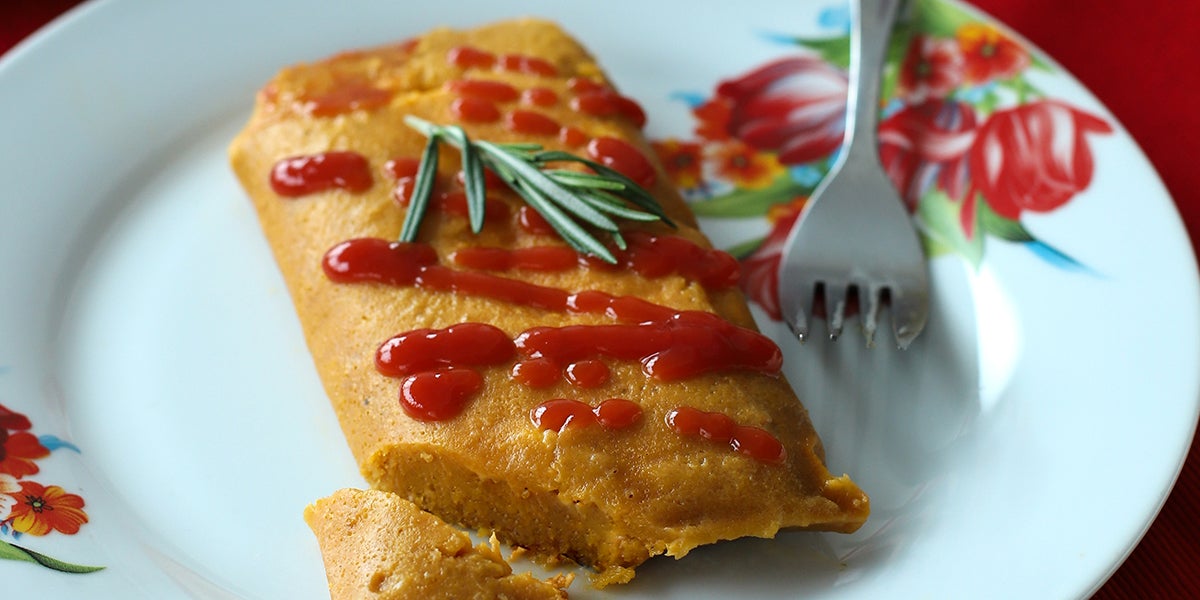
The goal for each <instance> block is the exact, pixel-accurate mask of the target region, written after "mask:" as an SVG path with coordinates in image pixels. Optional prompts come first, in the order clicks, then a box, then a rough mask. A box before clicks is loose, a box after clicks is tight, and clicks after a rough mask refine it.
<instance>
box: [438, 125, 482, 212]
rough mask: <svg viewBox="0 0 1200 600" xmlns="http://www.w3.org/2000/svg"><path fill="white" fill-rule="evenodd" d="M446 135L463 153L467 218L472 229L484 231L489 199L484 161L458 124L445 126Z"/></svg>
mask: <svg viewBox="0 0 1200 600" xmlns="http://www.w3.org/2000/svg"><path fill="white" fill-rule="evenodd" d="M445 131H446V137H448V138H449V139H450V140H451V143H452V144H453V145H455V146H457V147H458V150H459V152H460V153H461V154H462V167H463V183H464V185H465V187H466V192H467V218H468V220H469V221H470V223H471V231H473V232H475V233H479V232H480V231H483V217H484V204H485V203H486V201H487V186H486V183H487V180H486V179H484V176H483V163H482V162H481V161H480V160H479V152H478V151H477V150H476V148H475V144H472V143H471V140H470V139H468V138H467V132H466V131H464V130H463V128H462V127H459V126H457V125H449V126H447V127H446V128H445Z"/></svg>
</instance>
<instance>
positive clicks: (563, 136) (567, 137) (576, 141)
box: [558, 127, 588, 147]
mask: <svg viewBox="0 0 1200 600" xmlns="http://www.w3.org/2000/svg"><path fill="white" fill-rule="evenodd" d="M558 141H560V142H562V143H564V144H566V145H568V146H572V147H578V146H582V145H584V144H586V143H587V142H588V136H587V134H586V133H584V132H582V131H580V130H578V129H576V128H574V127H563V128H562V129H559V130H558Z"/></svg>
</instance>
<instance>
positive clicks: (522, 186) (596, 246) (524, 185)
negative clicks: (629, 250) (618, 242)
mask: <svg viewBox="0 0 1200 600" xmlns="http://www.w3.org/2000/svg"><path fill="white" fill-rule="evenodd" d="M513 189H514V191H516V192H517V193H518V194H520V195H521V197H522V198H524V199H525V201H526V202H528V203H529V205H530V206H532V207H533V208H534V210H536V211H538V212H539V213H540V214H541V215H542V217H544V218H545V219H546V222H547V223H549V224H550V227H552V228H553V229H554V231H556V232H557V233H558V235H559V236H561V237H562V239H563V241H565V242H567V244H568V245H569V246H571V247H572V248H574V249H575V250H576V251H577V252H583V253H586V254H593V255H595V256H598V257H600V258H602V259H603V260H604V261H606V262H609V263H614V264H615V263H616V262H617V258H616V257H615V256H613V255H612V252H611V251H609V249H608V248H607V247H605V246H604V244H601V243H600V242H599V241H598V240H596V238H595V237H592V235H591V234H590V233H588V231H587V230H586V229H584V228H583V227H582V226H580V225H579V223H576V222H575V220H574V219H572V218H571V217H569V216H567V214H566V213H564V212H563V211H562V209H561V208H559V207H558V206H556V205H555V204H554V202H552V201H551V200H550V199H549V198H547V197H545V196H544V195H543V194H542V192H541V190H539V189H537V188H536V187H534V186H532V185H530V184H529V182H528V181H526V180H524V179H519V180H517V185H516V186H515V187H514V188H513Z"/></svg>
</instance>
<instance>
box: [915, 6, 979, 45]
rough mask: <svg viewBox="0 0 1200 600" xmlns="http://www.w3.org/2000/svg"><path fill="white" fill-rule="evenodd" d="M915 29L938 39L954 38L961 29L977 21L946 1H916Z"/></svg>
mask: <svg viewBox="0 0 1200 600" xmlns="http://www.w3.org/2000/svg"><path fill="white" fill-rule="evenodd" d="M916 1H917V6H916V11H915V12H914V14H913V29H915V30H917V31H922V32H924V33H926V34H929V35H932V36H936V37H954V34H955V33H956V32H957V31H958V29H959V28H960V27H962V26H963V25H966V24H968V23H973V22H976V21H977V19H976V18H975V17H974V16H973V15H971V14H970V13H968V12H967V11H965V10H963V9H962V8H960V7H959V6H958V5H956V4H952V3H950V2H946V1H945V0H916Z"/></svg>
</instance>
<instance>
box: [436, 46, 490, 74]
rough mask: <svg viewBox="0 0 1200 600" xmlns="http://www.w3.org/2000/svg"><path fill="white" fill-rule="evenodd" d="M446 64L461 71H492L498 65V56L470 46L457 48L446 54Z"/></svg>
mask: <svg viewBox="0 0 1200 600" xmlns="http://www.w3.org/2000/svg"><path fill="white" fill-rule="evenodd" d="M446 62H448V63H450V64H452V65H454V66H456V67H458V68H460V69H470V68H481V69H490V68H492V67H493V66H495V64H496V55H495V54H492V53H491V52H486V51H484V50H480V49H478V48H472V47H470V46H457V47H454V48H451V49H450V51H449V52H447V53H446Z"/></svg>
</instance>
